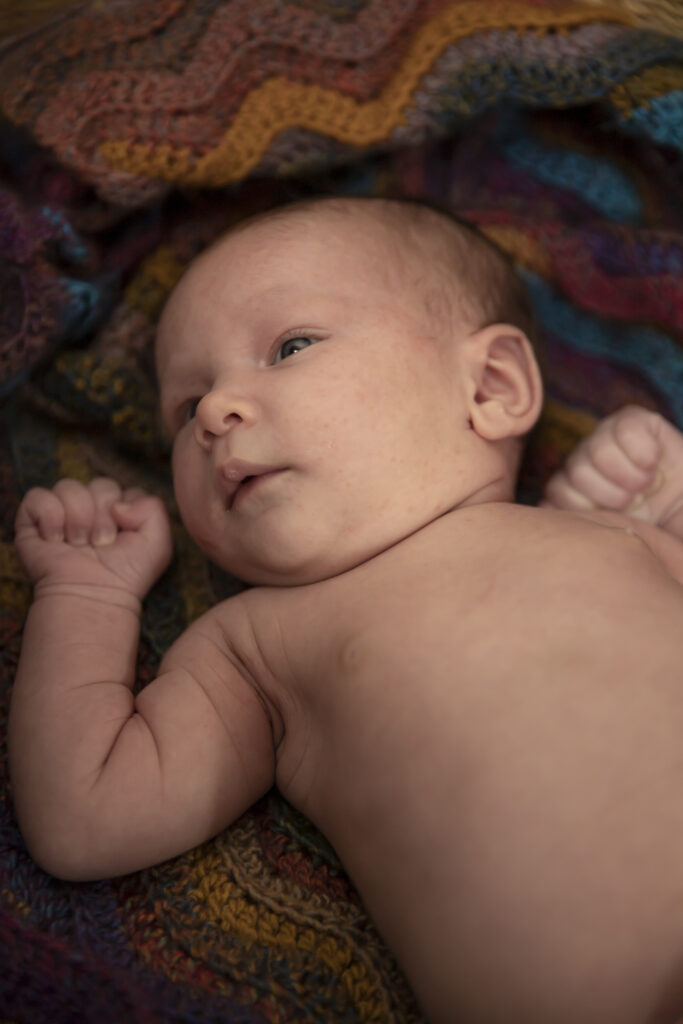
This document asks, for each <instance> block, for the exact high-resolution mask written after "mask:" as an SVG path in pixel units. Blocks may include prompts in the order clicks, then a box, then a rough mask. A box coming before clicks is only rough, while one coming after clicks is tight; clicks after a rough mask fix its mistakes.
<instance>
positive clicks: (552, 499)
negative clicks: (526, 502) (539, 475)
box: [541, 472, 595, 512]
mask: <svg viewBox="0 0 683 1024" xmlns="http://www.w3.org/2000/svg"><path fill="white" fill-rule="evenodd" d="M541 506H542V507H544V508H562V509H567V510H569V511H572V512H582V511H584V510H588V509H593V508H595V505H594V504H593V502H592V501H591V500H590V498H587V497H586V496H585V494H582V493H581V492H580V491H577V490H575V489H574V488H573V487H572V486H571V484H570V483H569V481H568V480H567V477H566V476H565V474H564V473H563V472H560V473H555V475H554V476H552V477H551V478H550V480H549V481H548V483H547V484H546V485H545V491H544V500H543V501H542V502H541Z"/></svg>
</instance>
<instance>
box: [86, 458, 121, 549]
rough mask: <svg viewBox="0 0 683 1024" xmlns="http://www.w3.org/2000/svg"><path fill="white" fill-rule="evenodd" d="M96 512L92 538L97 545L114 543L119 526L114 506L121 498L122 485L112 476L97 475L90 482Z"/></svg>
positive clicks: (92, 541) (91, 533)
mask: <svg viewBox="0 0 683 1024" xmlns="http://www.w3.org/2000/svg"><path fill="white" fill-rule="evenodd" d="M90 493H91V494H92V498H93V502H94V508H95V514H94V519H93V524H92V529H91V532H90V540H91V543H92V544H93V545H95V546H96V547H99V546H102V545H107V544H113V543H114V541H115V540H116V535H117V533H118V527H117V525H116V522H115V520H114V517H113V515H112V507H113V506H114V505H115V504H116V502H117V501H119V500H120V498H121V487H120V486H119V484H117V482H116V481H115V480H112V479H111V478H110V477H104V476H102V477H96V478H95V479H94V480H92V481H91V482H90Z"/></svg>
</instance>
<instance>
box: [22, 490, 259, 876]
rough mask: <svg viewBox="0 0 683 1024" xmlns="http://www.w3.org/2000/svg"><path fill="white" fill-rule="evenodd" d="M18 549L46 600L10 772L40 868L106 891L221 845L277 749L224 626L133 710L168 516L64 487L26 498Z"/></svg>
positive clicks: (201, 638) (125, 499)
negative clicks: (185, 854) (112, 880)
mask: <svg viewBox="0 0 683 1024" xmlns="http://www.w3.org/2000/svg"><path fill="white" fill-rule="evenodd" d="M98 531H99V532H101V533H102V536H101V537H98ZM16 540H17V547H18V550H19V553H20V556H21V558H22V560H23V562H24V565H25V567H26V569H27V571H28V573H29V576H30V577H31V579H32V581H33V583H34V585H35V589H34V602H33V605H32V607H31V609H30V612H29V616H28V620H27V623H26V628H25V633H24V640H23V645H22V652H21V658H20V662H19V667H18V671H17V677H16V680H15V684H14V690H13V694H12V704H11V709H10V727H9V745H10V751H9V752H10V770H11V777H12V786H13V793H14V799H15V805H16V809H17V814H18V817H19V821H20V825H21V828H22V832H23V834H24V837H25V839H26V842H27V845H28V847H29V849H30V851H31V852H32V854H33V855H34V857H35V859H36V860H37V861H38V862H39V863H40V864H41V865H42V866H43V867H45V868H46V869H47V870H48V871H50V872H52V873H53V874H56V875H59V876H61V877H64V878H72V879H86V878H96V877H104V876H109V875H116V874H123V873H126V872H128V871H132V870H135V869H137V868H141V867H144V866H146V865H149V864H152V863H156V862H158V861H161V860H164V859H166V858H168V857H171V856H173V855H175V854H178V853H180V852H182V851H184V850H186V849H189V848H190V847H192V846H194V845H196V844H198V843H200V842H202V841H203V840H205V839H207V838H208V837H209V836H211V835H213V834H215V833H216V832H218V831H219V830H220V829H221V828H222V827H223V826H224V825H226V824H228V823H229V822H230V821H231V820H233V819H234V818H235V817H237V816H238V815H239V814H240V813H241V812H242V811H243V810H245V809H246V807H248V806H249V804H250V803H252V802H253V800H255V799H256V798H257V797H258V796H260V795H261V794H262V793H263V792H265V791H266V790H267V788H268V787H269V785H270V784H271V783H272V779H273V773H274V753H273V742H272V735H271V730H270V725H269V721H268V719H267V717H266V714H265V711H264V709H263V705H262V704H261V702H260V700H259V698H258V696H257V695H256V693H255V692H254V690H253V689H252V688H251V687H250V686H249V684H248V683H247V682H245V680H244V678H243V676H242V675H241V674H240V672H239V671H238V669H237V668H236V667H235V665H234V664H233V662H232V661H231V660H230V657H229V654H228V652H227V650H226V644H225V641H224V638H223V632H222V630H221V628H220V627H219V624H218V621H217V616H216V614H215V613H213V612H209V613H208V614H207V616H204V617H203V619H200V620H198V621H197V622H196V623H195V624H194V625H193V626H192V627H191V628H190V629H189V630H188V631H187V632H186V633H185V634H184V635H183V636H182V637H181V638H180V639H179V640H178V641H177V642H176V644H174V646H173V647H172V648H171V650H170V651H169V652H168V654H167V656H166V658H165V659H164V660H163V662H162V665H161V668H160V672H159V676H158V678H157V679H156V680H155V681H154V682H153V683H151V684H150V685H149V686H147V687H146V688H145V689H143V690H142V691H141V693H140V694H139V695H138V697H137V698H136V697H134V696H133V694H132V687H133V683H134V678H135V661H136V654H137V645H138V634H139V618H140V601H141V599H142V598H143V597H144V595H145V594H146V592H147V590H148V589H149V587H150V586H151V584H152V583H153V582H154V580H155V579H156V578H157V576H158V575H159V574H160V573H161V572H162V571H163V570H164V568H165V567H166V565H167V563H168V561H169V558H170V554H171V541H170V529H169V524H168V518H167V516H166V513H165V510H164V508H163V505H162V504H161V502H160V501H158V500H157V499H155V498H151V497H148V496H144V495H142V494H140V493H128V494H124V495H122V494H121V492H120V489H119V488H118V487H117V485H116V484H114V483H113V481H110V480H96V481H93V483H92V484H90V485H89V486H88V487H85V486H83V485H81V484H78V483H77V482H75V481H60V483H59V484H58V485H57V487H56V488H55V489H54V491H45V490H42V489H37V490H34V491H31V492H29V494H28V495H27V496H26V498H25V499H24V502H23V503H22V505H21V507H20V510H19V513H18V516H17V537H16Z"/></svg>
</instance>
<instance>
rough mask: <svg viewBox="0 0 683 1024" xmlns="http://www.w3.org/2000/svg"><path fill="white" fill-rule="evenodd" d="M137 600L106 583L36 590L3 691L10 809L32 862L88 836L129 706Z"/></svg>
mask: <svg viewBox="0 0 683 1024" xmlns="http://www.w3.org/2000/svg"><path fill="white" fill-rule="evenodd" d="M139 617H140V602H139V601H138V599H137V598H136V597H135V596H133V595H130V594H128V593H127V592H125V591H123V590H121V591H119V590H116V589H115V588H111V589H107V588H93V587H76V586H74V587H71V586H68V585H65V584H59V585H54V586H52V587H50V586H47V587H43V588H42V589H41V587H40V586H38V587H37V588H36V596H35V600H34V603H33V605H32V607H31V609H30V612H29V616H28V620H27V622H26V627H25V632H24V640H23V645H22V652H21V658H20V661H19V666H18V671H17V676H16V679H15V684H14V691H13V695H12V705H11V713H10V723H9V754H10V768H11V776H12V787H13V794H14V800H15V805H16V809H17V814H18V817H19V821H20V824H21V828H22V831H23V833H24V836H25V838H26V839H27V842H28V843H29V846H30V848H31V849H32V850H33V851H34V855H36V856H37V857H38V859H40V854H41V846H42V843H43V839H44V837H50V843H51V844H53V845H54V844H55V843H56V844H59V842H61V841H64V842H65V843H70V844H74V843H85V844H87V843H88V837H87V834H86V833H87V829H89V828H92V827H94V823H96V822H97V815H96V814H93V813H92V807H91V803H92V802H93V801H96V800H97V799H98V794H97V783H98V779H99V777H100V775H101V773H102V770H103V766H104V765H105V764H106V762H107V758H108V757H109V755H110V753H111V751H112V749H113V748H114V745H115V744H116V741H117V738H118V736H119V734H120V733H121V730H122V728H123V726H124V725H125V723H126V722H127V720H128V719H129V718H130V717H131V715H132V713H133V710H134V700H133V696H132V692H131V689H132V685H133V681H134V678H135V663H136V656H137V646H138V636H139Z"/></svg>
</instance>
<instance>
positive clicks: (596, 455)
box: [576, 434, 656, 495]
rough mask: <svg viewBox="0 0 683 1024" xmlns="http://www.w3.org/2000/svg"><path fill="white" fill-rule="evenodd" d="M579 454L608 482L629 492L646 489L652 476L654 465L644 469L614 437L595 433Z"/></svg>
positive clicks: (635, 492)
mask: <svg viewBox="0 0 683 1024" xmlns="http://www.w3.org/2000/svg"><path fill="white" fill-rule="evenodd" d="M579 455H580V456H581V457H584V458H587V460H588V461H589V462H590V463H592V464H593V466H594V467H595V469H597V471H598V473H600V474H601V475H602V476H603V477H604V478H605V479H606V480H608V481H609V482H610V483H612V484H614V485H616V486H617V487H619V488H621V489H622V490H624V491H627V492H628V493H629V494H632V495H633V494H637V493H638V492H639V491H644V490H646V489H647V488H648V487H649V486H650V484H651V483H652V480H653V478H654V473H655V465H656V463H655V465H653V466H651V467H650V468H647V469H644V468H643V467H642V466H641V465H639V464H638V463H636V462H635V461H634V460H633V459H632V458H631V456H630V455H629V454H628V453H627V452H626V451H625V450H624V449H623V448H622V447H621V446H620V445H619V444H618V443H617V440H616V438H613V437H609V438H608V437H606V436H600V435H597V434H596V435H595V436H594V437H592V438H590V439H589V440H588V441H587V442H586V444H585V447H584V448H583V449H582V451H581V452H578V451H577V460H576V461H577V462H578V457H579Z"/></svg>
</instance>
